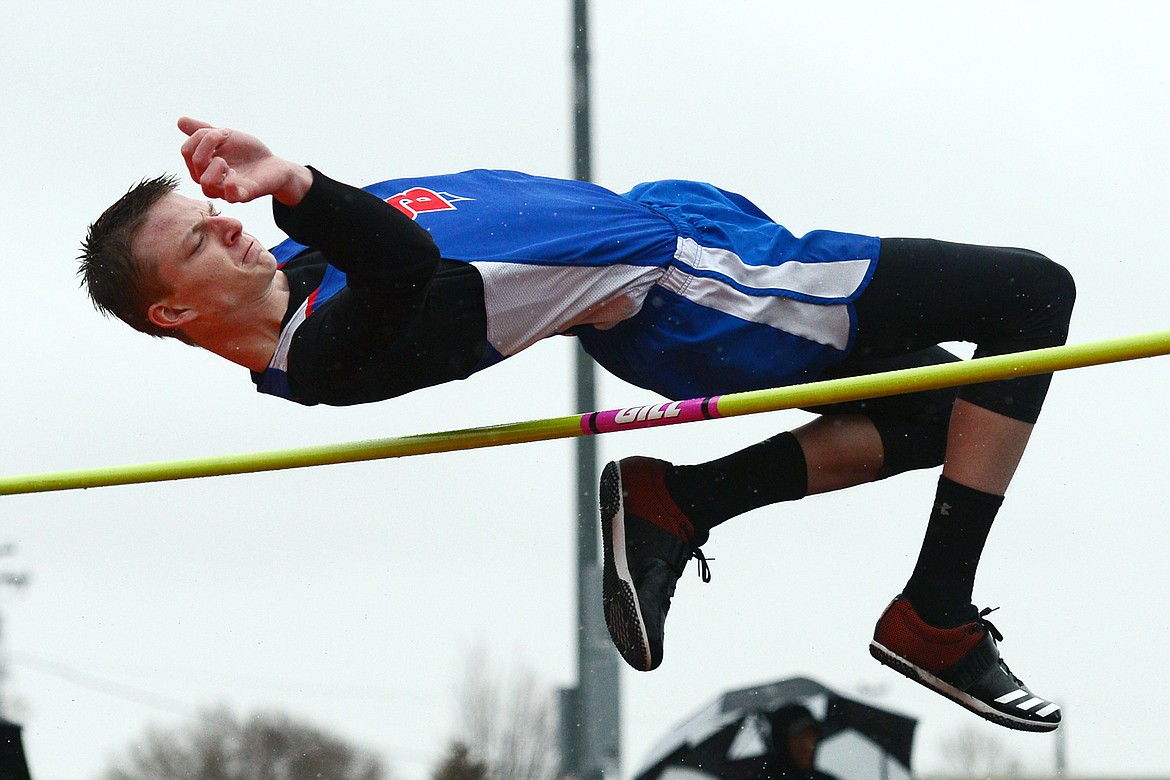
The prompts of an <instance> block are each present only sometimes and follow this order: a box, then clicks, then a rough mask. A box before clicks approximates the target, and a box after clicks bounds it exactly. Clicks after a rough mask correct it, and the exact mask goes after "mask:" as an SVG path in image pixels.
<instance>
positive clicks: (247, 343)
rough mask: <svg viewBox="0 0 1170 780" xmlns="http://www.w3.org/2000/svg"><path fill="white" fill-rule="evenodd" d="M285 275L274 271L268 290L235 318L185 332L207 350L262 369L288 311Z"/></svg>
mask: <svg viewBox="0 0 1170 780" xmlns="http://www.w3.org/2000/svg"><path fill="white" fill-rule="evenodd" d="M288 300H289V287H288V277H286V276H285V275H284V273H283V272H281V271H277V272H276V276H275V277H274V279H273V286H272V289H271V290H270V291H269V293H268V295H266V296H265V297H264V298H263V299H262V300H260V301H257V303H256V306H255V307H254V309H253V310H252V311H250V312H248V313H247V315H246V316H244V317H241V319H240V320H238V321H233V322H231V323H227V324H225V325H224V326H222V327H217V328H214V329H208V330H206V331H203V332H199V331H198V329H196V328H192V329H191V332H190V333H188V335H189V336H190V337H191V339H192V340H193V341H194V342H195V343H196V344H197V345H199V346H200V347H202V348H203V349H206V350H207V351H208V352H214V353H215V354H217V355H219V356H220V357H222V358H226V359H227V360H230V361H232V362H233V363H236V364H238V365H241V366H243V367H244V368H247V369H249V370H251V371H263V370H264V369H265V368H267V367H268V363H269V361H271V360H272V354H273V353H274V352H276V345H277V342H278V341H279V340H280V326H281V322H282V321H283V319H284V315H285V312H286V311H287V310H288Z"/></svg>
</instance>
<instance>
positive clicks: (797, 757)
mask: <svg viewBox="0 0 1170 780" xmlns="http://www.w3.org/2000/svg"><path fill="white" fill-rule="evenodd" d="M819 740H820V733H819V732H818V731H817V730H816V729H815V728H812V727H809V728H803V729H801V730H799V731H796V732H794V733H792V734H790V735H789V736H788V754H789V755H790V756H792V763H793V764H794V765H795V766H796V768H797V769H800V770H803V771H807V770H809V769H812V766H813V762H814V761H815V760H816V756H817V742H818V741H819Z"/></svg>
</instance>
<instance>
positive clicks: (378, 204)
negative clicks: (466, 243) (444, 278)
mask: <svg viewBox="0 0 1170 780" xmlns="http://www.w3.org/2000/svg"><path fill="white" fill-rule="evenodd" d="M310 170H312V171H313V186H312V187H311V188H310V189H309V191H308V192H307V193H306V194H305V197H304V198H303V199H302V200H301V202H300V203H299V204H298V205H297V206H296V207H294V208H289V207H288V206H285V205H284V204H282V203H280V202H279V201H277V200H276V199H273V202H272V213H273V217H274V218H275V219H276V224H277V225H278V226H279V227H280V229H281V230H283V231H284V232H285V233H287V234H288V235H289V236H290V237H291V238H292V239H293V240H295V241H298V242H300V243H302V244H304V245H306V246H310V247H312V248H314V249H318V250H320V251H321V252H322V253H324V255H325V256H326V257H327V258H328V260H329V263H330V264H331V265H334V266H336V267H337V268H339V269H341V270H342V271H344V272H345V273H346V276H347V277H348V280H349V281H348V283H349V285H350V286H351V287H359V286H361V285H363V284H364V283H373V284H378V285H381V286H386V285H389V286H390V287H392V288H396V289H399V290H412V289H418V288H420V287H423V286H425V285H426V284H427V282H428V281H429V280H430V278H431V276H432V275H433V274H434V272H435V269H436V267H437V266H438V262H439V249H438V247H437V246H435V242H434V240H433V239H432V238H431V235H430V233H428V232H427V231H426V230H424V229H423V228H422V227H420V226H419V225H418V224H416V223H415V222H414V220H412V219H410V218H409V217H407V216H406V215H405V214H403V213H401V212H400V211H398V210H397V209H395V208H394V207H393V206H391V205H390V204H388V203H386V202H385V201H383V200H382V199H380V198H378V197H377V196H375V195H371V194H370V193H368V192H366V191H364V190H360V189H358V188H356V187H351V186H350V185H348V184H342V183H341V182H338V181H335V180H333V179H330V178H329V177H328V176H325V175H324V174H322V173H321V172H320V171H317V170H315V169H312V168H310Z"/></svg>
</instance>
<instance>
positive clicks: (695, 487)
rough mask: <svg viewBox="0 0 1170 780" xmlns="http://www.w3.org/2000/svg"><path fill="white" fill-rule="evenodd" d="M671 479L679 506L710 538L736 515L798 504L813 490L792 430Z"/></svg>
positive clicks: (672, 472) (683, 469) (679, 469)
mask: <svg viewBox="0 0 1170 780" xmlns="http://www.w3.org/2000/svg"><path fill="white" fill-rule="evenodd" d="M665 479H666V489H667V490H668V491H669V492H670V494H671V496H672V497H673V498H674V501H675V503H676V504H678V507H679V509H681V510H682V511H683V512H685V513H686V515H687V517H688V518H690V520H691V521H692V522H693V523H694V524H695V528H696V532H697V534H698V535H699V536H701V537H702V538H704V539H705V538H706V532H707V531H709V530H710V529H711V528H713V527H715V526H717V525H719V524H720V523H722V522H724V521H726V520H729V519H731V518H733V517H735V516H736V515H741V514H743V513H744V512H747V511H750V510H752V509H757V508H759V507H762V506H767V505H769V504H775V503H776V502H778V501H795V500H797V499H800V498H804V496H805V494H806V493H807V492H808V466H807V465H806V463H805V460H804V451H803V450H802V449H801V448H800V442H798V441H797V440H796V436H794V435H793V434H792V433H791V432H785V433H781V434H779V435H777V436H773V437H772V438H770V439H767V440H765V441H762V442H760V443H759V444H753V445H752V446H751V447H748V448H746V449H743V450H740V451H739V452H734V453H732V454H730V455H727V456H725V457H723V458H719V459H718V460H713V461H709V462H707V463H700V464H698V465H694V466H674V467H673V468H671V469H669V470H668V471H667V472H666V477H665Z"/></svg>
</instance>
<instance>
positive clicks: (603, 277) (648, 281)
mask: <svg viewBox="0 0 1170 780" xmlns="http://www.w3.org/2000/svg"><path fill="white" fill-rule="evenodd" d="M472 265H474V266H475V268H476V269H477V270H478V271H479V273H480V276H481V277H482V278H483V286H484V301H485V303H486V304H487V331H488V332H487V337H488V341H489V342H490V343H491V345H492V347H494V348H495V349H496V351H497V352H499V353H500V354H501V355H515V354H516V353H517V352H520V351H521V350H522V349H525V348H526V347H529V346H531V345H532V344H534V343H536V342H537V341H540V340H541V339H543V338H546V337H547V336H552V335H555V334H558V333H564V332H565V331H566V330H569V329H570V328H572V327H575V326H577V325H592V326H594V327H596V328H600V329H602V330H604V329H606V328H610V327H613V326H614V325H616V324H617V323H619V322H621V321H622V320H625V319H628V318H630V317H632V316H634V315H635V314H637V313H638V311H639V310H640V309H641V308H642V302H643V301H644V300H645V299H646V293H647V292H648V291H649V289H650V288H651V287H652V286H653V285H654V283H655V282H657V281H658V280H659V279H660V278H661V276H662V272H663V269H662V268H659V267H655V266H638V265H622V264H615V265H602V266H554V265H540V264H534V263H515V262H483V261H475V262H473V263H472Z"/></svg>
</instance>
